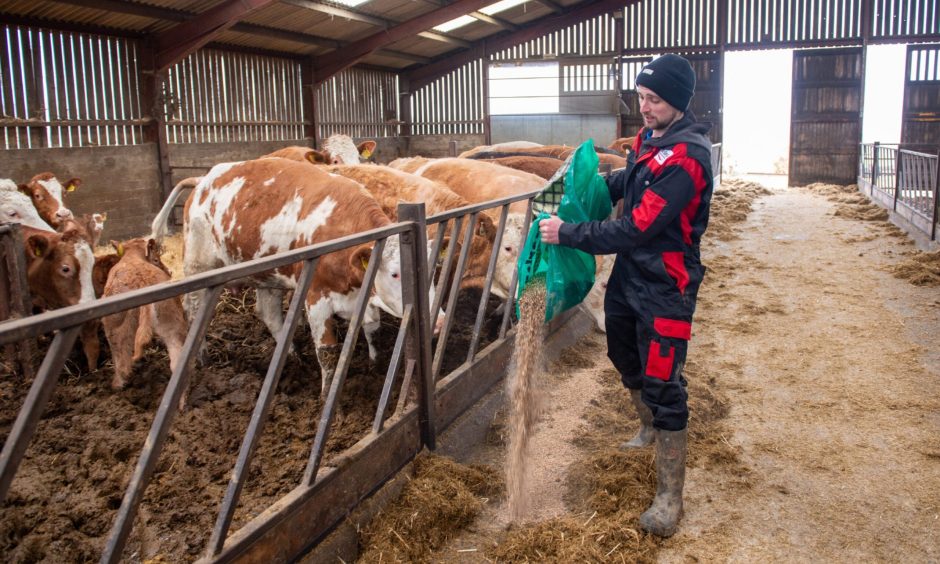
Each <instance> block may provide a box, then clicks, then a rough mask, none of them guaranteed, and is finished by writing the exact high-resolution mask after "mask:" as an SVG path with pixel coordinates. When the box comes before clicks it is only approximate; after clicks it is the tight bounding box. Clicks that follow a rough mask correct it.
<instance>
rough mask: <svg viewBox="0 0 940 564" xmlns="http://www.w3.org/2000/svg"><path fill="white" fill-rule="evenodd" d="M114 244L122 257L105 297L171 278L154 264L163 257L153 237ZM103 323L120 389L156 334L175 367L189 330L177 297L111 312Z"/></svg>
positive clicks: (115, 381) (113, 384) (113, 382)
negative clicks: (160, 255) (114, 312)
mask: <svg viewBox="0 0 940 564" xmlns="http://www.w3.org/2000/svg"><path fill="white" fill-rule="evenodd" d="M111 244H112V245H113V246H114V247H115V249H116V250H117V255H118V256H119V257H120V260H118V262H117V264H115V265H114V267H113V268H111V272H110V273H109V274H108V281H107V283H106V284H105V287H104V296H105V297H107V296H114V295H117V294H123V293H124V292H129V291H131V290H138V289H140V288H144V287H147V286H153V285H154V284H160V283H162V282H168V281H169V280H170V276H169V275H168V274H167V273H166V270H165V269H166V267H165V266H164V267H163V268H160V267H158V266H157V265H156V264H154V262H155V261H156V262H159V260H160V258H159V255H158V252H157V246H156V244H155V242H154V240H153V239H132V240H130V241H127V242H126V243H116V242H114V241H112V242H111ZM161 264H162V263H161ZM101 322H102V324H103V325H104V333H105V336H107V338H108V344H109V345H110V346H111V357H112V359H113V360H114V377H113V378H112V379H111V388H112V389H114V390H120V389H122V388H123V387H124V386H125V385H126V384H127V378H128V376H129V375H130V373H131V369H132V368H133V365H134V362H135V361H137V360H139V359H140V358H141V357H142V356H143V355H144V349H145V347H146V346H147V345H148V344H150V341H151V340H152V339H153V336H154V335H155V334H156V335H157V336H158V337H159V338H160V340H161V341H163V343H164V344H165V345H166V348H167V352H168V353H169V355H170V370H171V371H172V370H175V368H176V363H177V361H178V360H179V354H180V350H181V349H182V348H183V343H184V342H185V340H186V332H187V330H188V326H187V323H186V316H185V314H184V313H183V304H182V302H181V301H180V298H179V297H178V296H177V297H174V298H170V299H167V300H163V301H161V302H157V303H153V304H148V305H145V306H141V307H139V308H135V309H131V310H127V311H123V312H121V313H116V314H114V315H109V316H107V317H105V318H103V319H102V320H101ZM185 402H186V400H185V396H184V398H183V399H181V400H180V408H182V407H183V406H184V405H185Z"/></svg>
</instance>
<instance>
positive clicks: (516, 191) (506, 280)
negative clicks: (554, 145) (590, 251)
mask: <svg viewBox="0 0 940 564" xmlns="http://www.w3.org/2000/svg"><path fill="white" fill-rule="evenodd" d="M389 166H391V167H394V168H397V169H400V170H404V171H405V172H410V173H412V174H416V175H418V176H423V177H424V178H429V179H431V180H436V181H437V182H440V183H441V184H444V185H445V186H447V187H448V188H450V189H451V190H453V191H454V192H456V193H457V194H459V195H460V196H462V197H464V198H466V199H467V200H468V201H470V202H473V203H481V202H487V201H490V200H496V199H499V198H505V197H507V196H516V195H520V194H531V193H534V192H538V191H540V190H542V189H543V188H544V187H545V184H546V183H545V179H543V178H541V177H539V176H536V175H534V174H529V173H527V172H522V171H521V170H514V169H511V168H507V167H504V166H500V165H496V164H492V163H488V162H484V161H476V160H473V159H462V158H448V159H425V158H423V157H411V158H404V159H397V160H394V161H392V162H391V163H389ZM527 208H528V204H527V202H526V200H521V201H518V202H514V203H513V204H512V205H510V207H509V216H508V217H507V220H506V227H505V229H504V230H503V239H502V242H501V244H500V250H499V257H498V258H497V267H496V276H495V278H494V280H493V293H494V294H496V295H497V296H499V297H500V298H503V299H504V300H506V299H509V298H510V296H511V295H512V294H513V293H514V292H515V288H510V283H511V282H512V273H513V271H514V269H515V265H516V257H517V256H518V249H519V247H520V246H521V245H522V244H523V242H524V241H525V234H524V233H522V229H523V227H524V225H525V213H526V210H527ZM486 213H487V214H488V215H489V216H490V219H492V220H493V221H494V222H497V221H499V213H500V210H499V209H491V210H488V211H487V212H486Z"/></svg>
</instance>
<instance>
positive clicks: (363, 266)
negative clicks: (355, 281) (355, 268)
mask: <svg viewBox="0 0 940 564" xmlns="http://www.w3.org/2000/svg"><path fill="white" fill-rule="evenodd" d="M361 260H362V268H363V269H365V268H367V267H368V266H369V259H366V258H364V259H361Z"/></svg>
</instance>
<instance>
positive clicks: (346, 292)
mask: <svg viewBox="0 0 940 564" xmlns="http://www.w3.org/2000/svg"><path fill="white" fill-rule="evenodd" d="M174 204H175V201H174V200H172V199H170V200H168V201H167V202H166V204H165V205H164V209H166V208H167V207H172V206H173V205H174ZM184 210H185V211H184V216H183V249H184V266H183V268H184V273H185V275H186V276H191V275H194V274H197V273H200V272H205V271H207V270H210V269H213V268H218V267H222V266H226V265H231V264H236V263H239V262H243V261H247V260H252V259H256V258H260V257H265V256H269V255H273V254H276V253H281V252H285V251H288V250H291V249H295V248H299V247H304V246H307V245H312V244H315V243H320V242H323V241H327V240H331V239H336V238H339V237H343V236H346V235H351V234H354V233H359V232H362V231H368V230H371V229H376V228H380V227H385V226H387V225H389V224H391V220H389V218H388V217H387V216H386V215H385V214H384V213H382V209H381V208H380V207H379V205H378V203H377V202H376V201H375V199H374V198H373V197H372V196H371V195H369V193H368V192H367V191H366V190H365V188H363V187H362V185H361V184H358V183H356V182H353V181H352V180H349V179H346V178H343V177H340V176H336V175H331V174H329V173H327V172H325V171H323V170H322V169H321V168H320V167H311V166H309V165H307V164H304V163H299V162H295V161H291V160H287V159H282V158H263V159H257V160H254V161H245V162H235V163H223V164H218V165H215V166H214V167H212V169H211V170H210V171H209V172H208V173H207V174H206V175H205V176H204V177H202V179H201V180H200V181H199V183H198V184H197V185H196V188H195V189H194V190H193V191H192V192H191V193H190V195H189V198H188V199H187V201H186V205H185V208H184ZM166 215H168V214H166V213H163V211H161V214H160V215H158V217H157V219H158V220H159V218H160V217H164V218H165V217H166ZM156 221H157V220H155V223H154V225H153V232H154V233H159V232H162V231H163V230H164V229H165V228H164V227H162V226H159V225H157V224H156ZM372 247H373V244H372V243H365V244H361V245H357V246H355V247H352V248H347V249H344V250H342V251H336V252H333V253H330V254H327V255H324V256H322V257H320V259H319V260H318V261H317V267H316V271H315V273H314V278H313V282H312V284H311V285H310V289H309V290H308V292H307V295H306V296H305V298H306V310H305V313H306V315H307V321H308V323H309V324H310V330H311V333H312V336H313V340H314V343H315V345H316V350H317V359H318V361H319V363H320V368H321V374H322V382H321V394H323V395H325V394H326V392H327V390H328V388H329V385H330V382H331V380H332V376H333V370H334V369H335V366H336V361H337V360H338V356H339V350H340V347H341V344H339V343H338V342H337V338H336V334H335V332H334V328H333V320H332V317H333V315H334V314H336V315H339V316H340V317H343V318H345V319H350V318H351V316H352V315H353V313H354V304H355V302H356V299H357V297H358V295H359V292H360V287H361V285H362V282H363V277H364V274H365V270H366V267H367V261H368V260H369V257H370V255H371V252H372ZM399 247H400V245H399V239H398V237H390V238H389V239H388V240H387V241H386V244H385V249H384V251H383V253H382V260H381V262H380V264H379V267H378V272H377V274H376V279H375V295H374V296H372V297H371V299H370V302H369V304H370V305H369V306H368V307H367V309H366V312H365V318H364V321H365V324H364V325H363V328H364V329H365V330H366V337H367V339H371V334H372V333H373V332H374V331H375V330H376V329H378V322H379V314H378V309H377V308H380V309H383V310H385V311H386V312H388V313H390V314H392V315H394V316H396V317H401V316H402V309H403V306H402V296H401V292H402V290H401V288H402V286H401V256H400V248H399ZM301 266H302V265H300V264H293V265H290V266H287V267H283V268H279V269H277V270H276V271H272V272H269V273H265V274H263V275H259V276H258V277H257V279H256V280H255V283H256V285H257V286H258V289H257V294H258V298H257V302H256V306H255V310H256V313H257V314H258V316H259V317H260V318H261V320H262V321H263V322H264V323H265V325H266V326H267V327H268V329H269V330H270V332H271V334H272V335H275V336H276V335H277V334H278V332H279V330H280V328H281V326H282V325H283V323H284V313H283V311H282V301H283V297H284V294H285V292H286V291H288V290H292V289H294V288H295V287H296V284H297V280H298V277H299V276H300V271H301ZM202 294H204V291H200V292H194V293H192V294H189V295H188V296H187V297H186V299H185V300H184V306H185V309H187V311H188V313H189V314H190V315H192V314H193V313H195V311H197V309H198V306H199V303H200V301H201V299H202ZM432 301H433V295H432ZM439 323H440V320H438V324H439ZM374 355H375V351H374V348H373V347H372V345H371V343H370V356H371V357H372V358H374Z"/></svg>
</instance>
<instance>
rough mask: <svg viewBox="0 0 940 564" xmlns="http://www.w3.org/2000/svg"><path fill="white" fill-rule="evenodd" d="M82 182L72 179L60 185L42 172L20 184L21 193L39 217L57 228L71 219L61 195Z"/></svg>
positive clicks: (56, 180) (48, 174)
mask: <svg viewBox="0 0 940 564" xmlns="http://www.w3.org/2000/svg"><path fill="white" fill-rule="evenodd" d="M81 184H82V181H81V180H80V179H78V178H73V179H71V180H69V181H68V182H66V183H65V184H62V183H61V182H59V179H58V178H56V177H55V175H54V174H52V173H51V172H43V173H40V174H37V175H36V176H34V177H32V178H31V179H30V181H29V182H28V183H26V184H21V185H20V186H19V189H20V191H21V192H23V193H24V194H26V195H27V196H29V197H30V199H31V200H32V202H33V205H34V206H35V207H36V211H37V212H38V213H39V217H41V218H43V220H45V222H46V223H48V224H49V225H51V226H53V227H59V225H61V224H62V222H63V221H65V220H67V219H72V217H73V216H72V211H71V210H70V209H68V208H67V207H65V204H64V203H63V200H62V195H63V194H64V193H65V192H74V191H75V190H77V189H78V187H79V186H81Z"/></svg>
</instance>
